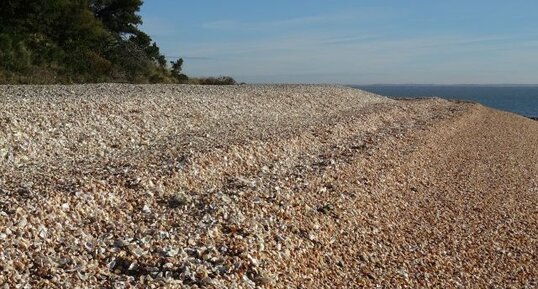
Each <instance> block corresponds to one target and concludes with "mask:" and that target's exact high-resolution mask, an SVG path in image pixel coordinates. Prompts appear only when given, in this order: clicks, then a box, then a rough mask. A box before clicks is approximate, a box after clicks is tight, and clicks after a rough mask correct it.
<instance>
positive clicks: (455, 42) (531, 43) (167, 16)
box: [141, 0, 538, 84]
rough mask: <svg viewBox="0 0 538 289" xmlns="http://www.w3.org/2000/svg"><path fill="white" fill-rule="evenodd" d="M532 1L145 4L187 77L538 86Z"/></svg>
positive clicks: (537, 25) (166, 0)
mask: <svg viewBox="0 0 538 289" xmlns="http://www.w3.org/2000/svg"><path fill="white" fill-rule="evenodd" d="M537 11H538V1H536V0H533V1H526V0H521V1H518V0H513V1H497V0H489V1H485V0H467V1H460V0H453V1H441V0H430V1H424V0H405V1H403V0H387V1H383V0H375V1H374V0H371V1H359V0H355V1H351V0H349V1H348V0H338V1H329V0H326V1H321V0H311V1H306V0H297V1H293V0H287V1H284V0H273V1H255V0H250V1H246V0H228V1H212V0H205V1H177V0H174V1H173V0H146V1H145V3H144V5H143V7H142V10H141V15H142V19H143V21H144V24H143V25H142V30H144V31H145V32H147V33H148V34H150V35H151V37H152V38H153V39H154V40H155V41H157V43H158V44H159V46H160V47H161V50H162V52H163V54H165V55H166V56H169V57H183V58H184V59H185V64H184V71H185V72H186V73H187V74H189V75H193V76H209V75H231V76H233V77H235V78H236V79H237V80H239V81H245V82H254V83H260V82H263V83H269V82H288V83H289V82H294V83H299V82H301V83H344V84H372V83H439V84H454V83H538V17H537V16H536V15H537V14H536V13H537Z"/></svg>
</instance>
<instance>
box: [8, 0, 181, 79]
mask: <svg viewBox="0 0 538 289" xmlns="http://www.w3.org/2000/svg"><path fill="white" fill-rule="evenodd" d="M141 5H142V0H1V1H0V82H4V83H6V82H11V83H58V82H101V81H117V82H180V81H186V79H187V78H186V76H185V75H184V74H181V65H182V63H183V61H182V60H181V62H180V63H179V61H178V63H176V67H175V68H174V67H173V68H172V71H170V70H169V69H168V68H167V66H166V64H167V63H166V59H165V57H164V56H163V55H162V54H161V53H160V51H159V47H158V46H157V44H156V43H155V42H153V41H152V39H151V38H150V37H149V36H148V35H147V34H146V33H144V32H142V31H141V30H140V29H139V27H138V26H139V25H140V24H141V23H142V19H141V18H140V15H138V12H139V10H140V6H141ZM178 65H179V66H178Z"/></svg>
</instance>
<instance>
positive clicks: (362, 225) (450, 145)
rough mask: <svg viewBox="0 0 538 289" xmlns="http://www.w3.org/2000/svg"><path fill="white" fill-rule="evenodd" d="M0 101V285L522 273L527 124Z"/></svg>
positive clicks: (392, 281)
mask: <svg viewBox="0 0 538 289" xmlns="http://www.w3.org/2000/svg"><path fill="white" fill-rule="evenodd" d="M0 104H2V105H3V107H4V108H5V109H4V110H3V111H2V112H1V114H0V128H2V129H1V130H0V140H1V142H0V145H1V147H0V157H1V158H0V159H1V161H0V175H1V179H0V191H1V193H0V210H1V216H0V228H4V229H3V231H2V232H0V249H1V250H0V251H2V252H4V255H3V256H4V257H3V258H4V259H3V260H2V261H3V263H4V264H5V265H4V266H3V270H4V273H3V275H2V277H1V278H3V279H0V284H2V283H4V284H7V285H8V286H9V285H14V284H24V283H26V282H31V283H32V284H36V286H59V285H60V284H62V285H63V286H67V287H75V286H82V287H91V286H115V285H117V284H119V283H122V282H123V283H124V284H125V283H128V284H131V285H132V286H135V287H139V288H143V287H146V286H149V285H155V286H170V287H172V288H181V287H189V286H195V285H196V286H199V287H202V286H209V287H211V286H213V287H233V286H237V287H239V288H252V287H254V286H262V287H263V286H266V287H268V288H269V287H270V288H289V287H299V286H303V287H305V288H319V287H375V286H382V287H398V286H408V287H415V288H416V287H434V286H440V287H457V286H463V287H472V286H477V287H487V286H501V287H502V286H506V287H509V286H513V287H525V286H529V285H532V284H533V282H535V281H536V280H534V279H533V278H534V277H533V276H537V275H538V268H537V267H536V266H535V265H536V263H537V262H538V260H537V259H536V256H535V254H533V250H535V249H534V248H536V245H537V244H536V236H537V235H538V229H537V228H536V226H532V224H536V223H537V222H538V219H536V218H537V217H538V216H537V215H536V214H535V208H536V207H537V206H538V195H537V194H536V193H537V192H538V179H536V178H535V177H533V176H538V123H536V122H534V121H530V120H529V119H527V118H524V117H521V116H518V115H515V114H512V113H506V112H500V111H496V110H493V109H489V108H486V107H484V106H482V105H479V104H474V103H468V102H461V101H447V100H444V99H438V98H435V99H415V100H406V101H396V100H391V99H388V98H385V97H381V96H377V95H375V94H372V93H368V92H364V91H360V90H356V89H351V88H346V87H339V86H304V85H244V86H232V87H207V86H196V87H194V86H186V85H153V86H150V85H83V86H47V87H41V86H20V87H19V86H8V87H0ZM8 229H9V230H8ZM514 232H517V233H514ZM37 248H40V249H37ZM36 260H39V262H36Z"/></svg>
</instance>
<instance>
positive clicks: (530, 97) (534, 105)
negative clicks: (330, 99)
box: [352, 85, 538, 117]
mask: <svg viewBox="0 0 538 289" xmlns="http://www.w3.org/2000/svg"><path fill="white" fill-rule="evenodd" d="M352 87H355V88H359V89H363V90H366V91H370V92H373V93H376V94H380V95H384V96H388V97H428V96H438V97H442V98H449V99H463V100H470V101H474V102H478V103H481V104H483V105H486V106H489V107H492V108H496V109H500V110H505V111H510V112H515V113H518V114H521V115H524V116H530V117H538V85H536V86H480V85H446V86H445V85H353V86H352Z"/></svg>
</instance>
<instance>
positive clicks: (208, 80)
mask: <svg viewBox="0 0 538 289" xmlns="http://www.w3.org/2000/svg"><path fill="white" fill-rule="evenodd" d="M189 84H200V85H236V84H237V81H235V79H233V78H232V77H230V76H220V77H199V78H192V79H191V80H189Z"/></svg>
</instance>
